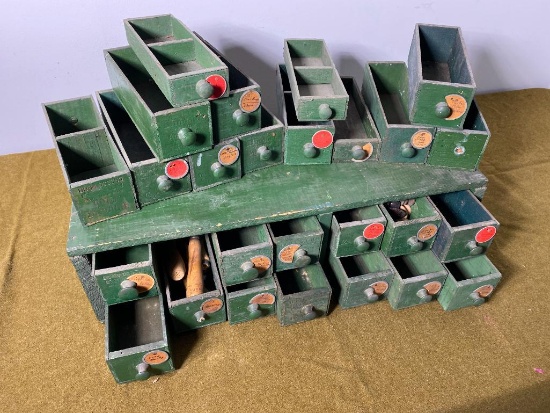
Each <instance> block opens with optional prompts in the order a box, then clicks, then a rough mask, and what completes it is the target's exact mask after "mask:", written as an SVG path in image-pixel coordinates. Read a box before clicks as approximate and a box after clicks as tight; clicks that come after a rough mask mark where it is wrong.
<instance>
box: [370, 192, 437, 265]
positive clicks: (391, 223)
mask: <svg viewBox="0 0 550 413" xmlns="http://www.w3.org/2000/svg"><path fill="white" fill-rule="evenodd" d="M411 204H412V205H411ZM380 209H381V210H382V213H383V214H384V216H385V217H386V219H387V221H388V223H387V226H386V232H385V234H384V238H383V239H382V244H381V245H380V249H381V250H382V251H383V252H384V254H386V255H387V256H388V257H394V256H397V255H405V254H410V253H412V252H418V251H421V250H429V249H430V248H431V247H432V245H433V243H434V240H435V236H436V234H437V231H438V228H439V225H440V224H441V217H440V216H439V214H438V212H437V210H436V209H435V207H434V206H433V204H432V202H431V201H430V200H429V199H428V198H426V197H422V198H417V199H415V200H405V201H395V202H388V203H386V204H384V205H380ZM408 210H410V214H409V213H408Z"/></svg>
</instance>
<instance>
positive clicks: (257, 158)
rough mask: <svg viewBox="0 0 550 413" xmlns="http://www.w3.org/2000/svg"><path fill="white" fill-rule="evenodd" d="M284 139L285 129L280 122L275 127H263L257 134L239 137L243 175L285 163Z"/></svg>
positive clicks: (252, 133)
mask: <svg viewBox="0 0 550 413" xmlns="http://www.w3.org/2000/svg"><path fill="white" fill-rule="evenodd" d="M262 110H263V109H262ZM273 119H274V118H273ZM283 137H284V127H283V124H282V123H280V122H278V121H276V122H275V124H274V125H273V126H267V127H262V128H261V129H260V130H258V131H256V132H251V133H247V134H246V135H242V136H239V139H240V140H241V147H242V150H243V154H242V157H243V161H242V162H243V173H244V174H247V173H250V172H253V171H256V170H258V169H263V168H267V167H269V166H273V165H278V164H281V163H282V162H283Z"/></svg>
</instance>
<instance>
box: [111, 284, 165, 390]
mask: <svg viewBox="0 0 550 413" xmlns="http://www.w3.org/2000/svg"><path fill="white" fill-rule="evenodd" d="M105 312H106V317H105V336H106V337H105V359H106V361H107V365H108V366H109V369H110V370H111V373H113V376H114V378H115V380H116V381H117V382H118V383H126V382H129V381H134V380H147V379H148V378H149V377H150V376H151V375H158V374H162V373H165V372H168V371H172V370H174V362H173V360H172V357H171V354H170V347H169V345H168V337H167V334H166V325H165V316H164V306H163V301H162V295H157V296H155V297H147V298H143V299H141V300H134V301H128V302H125V303H120V304H114V305H110V306H107V309H106V311H105Z"/></svg>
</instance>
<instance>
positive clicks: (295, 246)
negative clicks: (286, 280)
mask: <svg viewBox="0 0 550 413" xmlns="http://www.w3.org/2000/svg"><path fill="white" fill-rule="evenodd" d="M267 228H268V229H269V234H270V235H271V239H272V240H273V244H274V245H275V251H274V252H275V254H274V259H275V269H274V270H275V271H276V272H279V271H282V270H288V269H290V268H300V267H305V266H306V265H309V264H314V263H316V262H317V261H318V260H319V253H320V251H321V243H322V242H323V229H322V228H321V225H320V224H319V221H317V218H315V217H314V216H311V217H305V218H296V219H291V220H288V221H279V222H272V223H271V224H268V225H267Z"/></svg>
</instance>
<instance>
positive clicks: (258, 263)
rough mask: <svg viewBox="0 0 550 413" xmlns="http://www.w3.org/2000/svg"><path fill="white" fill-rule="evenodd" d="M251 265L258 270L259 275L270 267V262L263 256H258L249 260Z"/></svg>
mask: <svg viewBox="0 0 550 413" xmlns="http://www.w3.org/2000/svg"><path fill="white" fill-rule="evenodd" d="M250 261H252V264H254V267H255V268H256V269H258V271H259V272H260V273H263V272H266V271H267V270H268V269H269V267H271V260H270V259H269V257H266V256H265V255H258V256H257V257H254V258H251V259H250Z"/></svg>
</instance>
